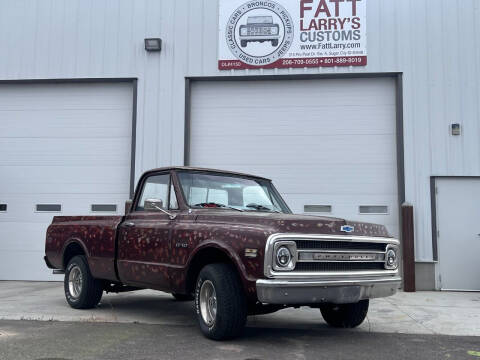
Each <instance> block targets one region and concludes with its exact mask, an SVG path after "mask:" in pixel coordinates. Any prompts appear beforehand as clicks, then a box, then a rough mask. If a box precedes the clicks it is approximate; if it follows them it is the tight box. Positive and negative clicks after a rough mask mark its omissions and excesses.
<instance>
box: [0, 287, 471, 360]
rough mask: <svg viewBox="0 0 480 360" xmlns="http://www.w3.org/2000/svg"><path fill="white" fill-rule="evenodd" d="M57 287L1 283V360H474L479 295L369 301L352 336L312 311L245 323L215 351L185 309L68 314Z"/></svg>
mask: <svg viewBox="0 0 480 360" xmlns="http://www.w3.org/2000/svg"><path fill="white" fill-rule="evenodd" d="M62 285H63V284H62V283H56V282H47V283H40V282H8V281H3V282H2V281H0V360H4V359H5V360H7V359H8V360H10V359H12V360H16V359H22V360H23V359H57V360H58V359H81V360H83V359H196V360H199V359H242V360H254V359H278V360H281V359H289V360H291V359H293V360H295V359H355V360H357V359H358V360H362V359H369V360H371V359H389V360H390V359H409V360H413V359H471V360H475V359H480V336H479V335H480V293H454V292H449V293H446V292H417V293H403V292H400V293H398V294H397V295H395V296H393V297H389V298H385V299H374V300H372V301H371V303H370V310H369V314H368V316H367V319H366V321H365V322H364V323H363V324H362V325H361V326H360V327H358V328H356V329H353V330H338V329H332V328H330V327H328V326H327V324H326V323H325V322H324V321H323V319H322V317H321V315H320V312H319V311H318V309H310V308H306V307H303V308H300V309H286V310H282V311H278V312H276V313H274V314H268V315H259V316H253V317H249V319H248V323H247V327H246V329H245V333H244V336H243V337H241V338H238V339H235V340H231V341H224V342H215V341H211V340H208V339H206V338H204V337H203V336H202V334H201V333H200V331H199V330H198V329H197V325H196V321H195V314H194V311H193V303H192V302H178V301H175V300H174V299H173V297H172V296H171V295H169V294H166V293H162V292H158V291H152V290H142V291H137V292H130V293H122V294H108V295H104V296H103V298H102V301H101V303H100V304H99V306H98V307H96V308H95V309H90V310H75V309H72V308H70V307H69V306H68V305H67V303H66V302H65V299H64V296H63V289H62ZM452 335H453V336H452Z"/></svg>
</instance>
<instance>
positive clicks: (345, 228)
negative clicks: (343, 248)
mask: <svg viewBox="0 0 480 360" xmlns="http://www.w3.org/2000/svg"><path fill="white" fill-rule="evenodd" d="M354 230H355V228H354V227H353V226H350V225H342V227H341V228H340V231H343V232H347V233H351V232H353V231H354Z"/></svg>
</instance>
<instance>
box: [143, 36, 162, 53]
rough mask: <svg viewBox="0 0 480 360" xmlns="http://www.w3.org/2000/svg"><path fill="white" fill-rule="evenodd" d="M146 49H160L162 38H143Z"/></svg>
mask: <svg viewBox="0 0 480 360" xmlns="http://www.w3.org/2000/svg"><path fill="white" fill-rule="evenodd" d="M145 50H146V51H160V50H162V39H160V38H148V39H145Z"/></svg>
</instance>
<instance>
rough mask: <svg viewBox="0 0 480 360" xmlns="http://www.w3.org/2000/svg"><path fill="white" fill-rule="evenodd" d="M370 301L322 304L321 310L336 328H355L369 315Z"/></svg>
mask: <svg viewBox="0 0 480 360" xmlns="http://www.w3.org/2000/svg"><path fill="white" fill-rule="evenodd" d="M368 304H369V301H368V299H367V300H361V301H359V302H358V303H352V304H322V305H320V311H321V312H322V316H323V319H324V320H325V321H326V322H327V324H328V325H330V326H333V327H336V328H354V327H357V326H358V325H360V324H361V323H362V322H363V320H365V318H366V317H367V313H368Z"/></svg>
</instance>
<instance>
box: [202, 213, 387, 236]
mask: <svg viewBox="0 0 480 360" xmlns="http://www.w3.org/2000/svg"><path fill="white" fill-rule="evenodd" d="M195 212H196V213H197V217H196V221H197V222H205V223H212V222H213V223H228V224H231V225H232V226H235V225H237V226H250V227H255V228H258V229H259V230H262V231H268V232H270V233H296V234H329V235H358V236H381V237H391V236H390V235H389V233H388V231H387V229H386V228H385V226H384V225H378V224H370V223H364V222H358V221H349V220H345V219H341V218H335V217H326V216H314V215H297V214H281V213H270V212H260V211H248V212H247V211H246V212H238V211H233V210H232V211H230V210H226V209H222V210H215V209H209V210H199V211H195ZM343 225H350V226H351V227H352V228H353V231H351V232H348V233H347V232H345V231H342V230H341V227H342V226H343Z"/></svg>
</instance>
